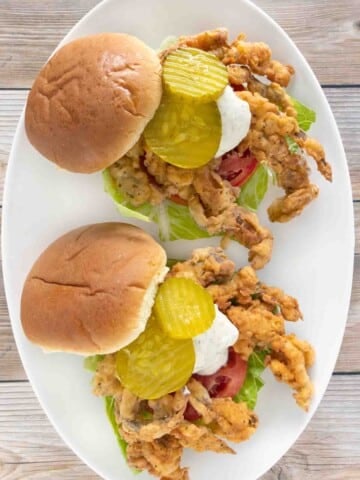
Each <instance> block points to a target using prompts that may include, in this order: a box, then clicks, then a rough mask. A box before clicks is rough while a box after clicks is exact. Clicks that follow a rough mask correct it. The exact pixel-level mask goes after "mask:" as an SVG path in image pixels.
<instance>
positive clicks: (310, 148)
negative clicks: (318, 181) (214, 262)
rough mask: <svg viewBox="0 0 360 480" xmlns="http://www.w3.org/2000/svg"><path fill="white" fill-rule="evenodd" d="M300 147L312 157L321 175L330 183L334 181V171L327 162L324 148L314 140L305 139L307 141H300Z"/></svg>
mask: <svg viewBox="0 0 360 480" xmlns="http://www.w3.org/2000/svg"><path fill="white" fill-rule="evenodd" d="M298 143H299V145H300V147H303V148H304V150H305V152H306V153H307V154H308V155H310V157H312V158H313V159H314V160H315V162H316V164H317V168H318V170H319V172H320V173H321V175H322V176H323V177H324V178H326V180H328V181H329V182H331V181H332V171H331V167H330V165H329V164H328V163H327V162H326V160H325V152H324V148H323V146H322V145H321V144H320V143H319V142H318V141H317V140H315V139H314V138H309V137H305V140H303V139H301V138H300V140H299V142H298Z"/></svg>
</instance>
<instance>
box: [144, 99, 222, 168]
mask: <svg viewBox="0 0 360 480" xmlns="http://www.w3.org/2000/svg"><path fill="white" fill-rule="evenodd" d="M144 137H145V141H146V143H147V145H148V147H149V148H150V149H151V150H152V151H153V152H154V153H156V155H158V156H159V157H160V158H161V159H162V160H164V161H165V162H167V163H171V164H172V165H175V166H177V167H180V168H198V167H201V166H202V165H205V164H206V163H208V162H209V161H210V160H211V159H212V158H213V157H214V156H215V154H216V152H217V150H218V148H219V144H220V140H221V116H220V112H219V109H218V106H217V104H216V102H210V103H200V104H196V103H193V102H184V101H183V100H182V99H180V98H179V97H177V96H174V95H171V94H169V93H166V94H164V95H163V98H162V100H161V103H160V106H159V108H158V110H157V111H156V113H155V116H154V118H153V119H152V120H151V121H150V123H149V124H148V125H147V127H146V128H145V131H144Z"/></svg>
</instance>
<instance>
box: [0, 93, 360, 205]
mask: <svg viewBox="0 0 360 480" xmlns="http://www.w3.org/2000/svg"><path fill="white" fill-rule="evenodd" d="M324 91H325V94H326V96H327V98H328V100H329V103H330V105H331V108H332V110H333V112H334V115H335V118H336V121H337V124H338V126H339V130H340V133H341V136H342V140H343V143H344V147H345V151H346V154H347V161H348V164H349V168H350V175H351V179H352V187H353V195H354V199H360V162H359V151H360V135H359V134H358V126H359V124H360V87H359V88H350V89H349V88H336V89H334V88H325V89H324ZM26 97H27V91H18V90H0V195H1V197H2V190H3V183H4V175H5V169H6V164H7V159H8V155H9V152H10V149H11V143H12V139H13V136H14V132H15V129H16V125H17V122H18V119H19V117H20V114H21V112H22V109H23V106H24V104H25V101H26Z"/></svg>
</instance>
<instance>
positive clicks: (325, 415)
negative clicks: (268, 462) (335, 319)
mask: <svg viewBox="0 0 360 480" xmlns="http://www.w3.org/2000/svg"><path fill="white" fill-rule="evenodd" d="M260 428H261V421H260ZM0 458H1V467H0V479H4V480H5V479H6V480H30V479H35V478H36V479H37V478H44V479H49V480H50V479H51V480H55V479H59V480H60V479H61V480H73V479H74V478H86V479H87V480H96V479H99V477H98V476H96V475H95V474H94V473H92V472H91V471H90V469H88V468H87V467H86V466H85V465H83V464H82V462H81V461H80V460H78V459H77V458H76V457H75V455H74V454H73V453H72V452H71V451H70V450H69V449H68V448H67V447H66V446H65V445H64V444H63V442H62V440H61V439H60V438H59V437H58V435H57V434H56V432H55V431H54V430H53V428H52V426H51V425H50V424H49V422H48V420H47V418H46V416H45V414H44V413H43V411H42V410H41V408H40V406H39V404H38V402H37V400H36V398H35V396H34V394H33V392H32V390H31V387H30V386H29V385H28V384H27V383H18V384H17V383H2V384H0ZM315 478H317V479H320V478H326V479H328V480H335V479H337V480H340V479H341V480H344V479H346V480H351V479H354V480H355V479H358V478H360V376H356V377H348V376H336V377H333V378H332V380H331V382H330V385H329V388H328V390H327V393H326V395H325V398H324V399H323V401H322V403H321V405H320V407H319V409H318V411H317V413H316V414H315V416H314V418H313V419H312V421H311V422H310V425H309V426H308V428H307V429H306V431H305V432H304V433H303V435H301V437H300V438H299V440H298V441H297V442H296V444H295V445H294V447H293V448H292V449H291V450H290V451H289V452H288V453H287V454H286V455H285V456H284V457H283V458H282V460H281V461H280V462H279V463H278V464H277V465H275V466H274V467H273V468H272V469H271V470H270V471H269V472H268V473H267V474H266V475H264V476H263V477H262V480H275V479H277V480H279V479H281V480H314V479H315ZM99 480H100V479H99Z"/></svg>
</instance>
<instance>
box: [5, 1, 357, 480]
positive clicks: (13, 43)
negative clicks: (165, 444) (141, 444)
mask: <svg viewBox="0 0 360 480" xmlns="http://www.w3.org/2000/svg"><path fill="white" fill-rule="evenodd" d="M119 1H120V0H119ZM97 3H98V1H97V0H72V1H70V0H52V1H50V0H21V1H20V0H0V67H1V70H0V197H1V196H2V191H3V184H4V177H5V170H6V165H7V161H8V155H9V151H10V147H11V142H12V138H13V134H14V131H15V127H16V124H17V121H18V118H19V116H20V113H21V110H22V107H23V104H24V101H25V98H26V95H27V89H28V88H29V87H30V86H31V83H32V81H33V79H34V76H35V75H36V73H37V71H38V70H39V68H40V67H41V65H42V64H43V63H44V61H45V60H46V58H47V57H48V56H49V55H50V53H51V52H52V50H53V49H54V47H55V46H56V45H57V43H58V42H59V40H61V38H62V37H63V36H64V35H65V33H67V31H68V30H69V29H70V28H71V27H72V26H73V24H74V23H75V22H76V21H77V20H78V19H80V18H81V16H82V15H83V14H84V13H86V12H87V11H88V10H89V9H90V8H92V7H93V6H94V5H96V4H97ZM256 3H257V4H258V5H259V6H260V7H262V8H263V9H264V10H265V11H266V12H268V13H269V14H270V15H271V16H272V17H273V18H274V19H275V20H277V21H278V22H279V23H280V24H281V25H282V26H283V27H284V28H285V30H286V31H287V32H288V33H289V34H290V36H291V37H292V38H293V39H294V40H295V42H296V43H297V45H298V46H299V47H300V49H301V50H302V52H303V53H304V55H305V56H306V58H307V59H308V61H309V62H310V64H311V66H312V67H313V69H314V71H315V73H316V75H317V76H318V78H319V80H320V82H321V83H322V85H324V86H325V89H324V90H325V93H326V95H327V98H328V100H329V102H330V105H331V107H332V109H333V112H334V114H335V117H336V120H337V123H338V126H339V128H340V132H341V135H342V138H343V141H344V146H345V150H346V153H347V158H348V163H349V168H350V173H351V179H352V186H353V195H354V200H355V203H354V211H355V222H356V254H357V255H356V257H355V272H354V285H353V295H352V301H351V307H350V311H349V319H348V324H347V328H346V332H345V337H344V342H343V346H342V349H341V353H340V356H339V359H338V362H337V365H336V369H335V373H334V375H333V377H332V380H331V382H330V385H329V388H328V391H327V393H326V395H325V398H324V399H323V401H322V403H321V405H320V408H319V410H318V411H317V413H316V415H315V416H314V418H313V419H312V421H311V422H310V424H309V426H308V428H307V429H306V431H305V432H304V433H303V434H302V435H301V437H300V438H299V440H298V441H297V442H296V444H295V445H294V446H293V447H292V448H291V449H290V451H289V452H288V453H287V454H286V455H285V456H284V457H283V458H282V460H281V461H280V462H279V463H278V464H277V465H275V466H274V467H273V468H272V469H271V471H270V472H268V473H267V474H266V475H264V477H263V478H262V480H275V479H276V480H318V479H324V478H326V479H327V480H359V479H360V434H359V431H360V353H359V339H360V159H359V152H360V135H359V133H360V132H359V124H360V4H359V1H358V0H345V1H342V2H341V1H335V0H330V1H328V0H302V1H300V0H292V1H289V0H276V1H272V0H257V2H256ZM274 441H276V439H274ZM40 478H41V479H46V480H73V479H86V480H95V479H99V477H98V476H97V475H95V474H94V473H92V472H91V471H90V470H89V468H87V467H86V466H85V465H83V463H82V462H81V461H80V460H78V459H77V458H76V456H75V455H74V454H73V453H72V452H71V451H70V450H69V449H68V448H67V447H66V446H65V445H64V444H63V442H62V440H61V439H60V438H59V437H58V435H57V434H56V433H55V431H54V429H53V428H52V426H51V425H50V424H49V422H48V420H47V418H46V417H45V415H44V413H43V412H42V410H41V408H40V406H39V404H38V402H37V400H36V398H35V396H34V394H33V392H32V390H31V387H30V386H29V384H28V382H27V380H26V376H25V372H24V370H23V367H22V365H21V362H20V359H19V356H18V353H17V350H16V346H15V343H14V340H13V336H12V333H11V328H10V321H9V317H8V312H7V308H6V302H5V296H4V290H3V284H2V281H1V283H0V479H4V480H5V479H6V480H30V479H31V480H37V479H40Z"/></svg>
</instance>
